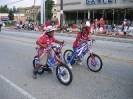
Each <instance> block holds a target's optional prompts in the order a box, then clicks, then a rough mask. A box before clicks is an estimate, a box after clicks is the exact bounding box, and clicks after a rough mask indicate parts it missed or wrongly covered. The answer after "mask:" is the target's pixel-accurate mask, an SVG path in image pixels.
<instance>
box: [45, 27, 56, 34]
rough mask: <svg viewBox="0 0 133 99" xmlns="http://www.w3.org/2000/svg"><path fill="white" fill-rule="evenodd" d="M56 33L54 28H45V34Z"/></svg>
mask: <svg viewBox="0 0 133 99" xmlns="http://www.w3.org/2000/svg"><path fill="white" fill-rule="evenodd" d="M52 31H54V28H53V27H52V26H48V27H46V28H45V33H49V32H52Z"/></svg>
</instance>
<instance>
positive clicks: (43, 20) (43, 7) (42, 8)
mask: <svg viewBox="0 0 133 99" xmlns="http://www.w3.org/2000/svg"><path fill="white" fill-rule="evenodd" d="M44 23H45V0H41V24H44Z"/></svg>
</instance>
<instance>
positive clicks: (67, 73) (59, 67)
mask: <svg viewBox="0 0 133 99" xmlns="http://www.w3.org/2000/svg"><path fill="white" fill-rule="evenodd" d="M63 46H65V45H64V44H60V45H57V46H52V47H50V48H48V49H45V50H44V51H43V53H44V52H45V51H46V50H49V49H50V50H51V51H52V50H53V52H54V55H53V56H52V54H51V55H50V58H49V59H48V60H47V64H46V66H41V67H40V68H39V69H38V72H37V73H38V74H43V72H44V71H48V72H49V73H52V72H53V70H56V76H57V79H58V80H59V82H60V83H61V84H63V85H66V86H67V85H69V84H70V83H71V82H72V80H73V74H72V71H71V70H70V69H69V67H68V66H67V65H66V64H64V63H63V62H62V57H61V49H62V47H63ZM36 50H37V52H38V47H36ZM38 62H39V58H38V55H37V56H35V57H34V59H33V67H34V68H35V67H36V64H37V63H38Z"/></svg>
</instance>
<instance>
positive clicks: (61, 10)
mask: <svg viewBox="0 0 133 99" xmlns="http://www.w3.org/2000/svg"><path fill="white" fill-rule="evenodd" d="M60 25H61V26H63V0H60Z"/></svg>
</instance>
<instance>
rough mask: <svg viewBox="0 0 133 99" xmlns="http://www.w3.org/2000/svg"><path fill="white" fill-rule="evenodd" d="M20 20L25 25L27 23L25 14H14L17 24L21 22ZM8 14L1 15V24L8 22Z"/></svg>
mask: <svg viewBox="0 0 133 99" xmlns="http://www.w3.org/2000/svg"><path fill="white" fill-rule="evenodd" d="M20 20H21V21H22V22H23V23H24V22H25V21H26V17H25V15H24V14H20V13H16V14H14V20H13V21H16V22H18V23H19V22H20ZM8 21H9V18H8V13H0V22H8Z"/></svg>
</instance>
